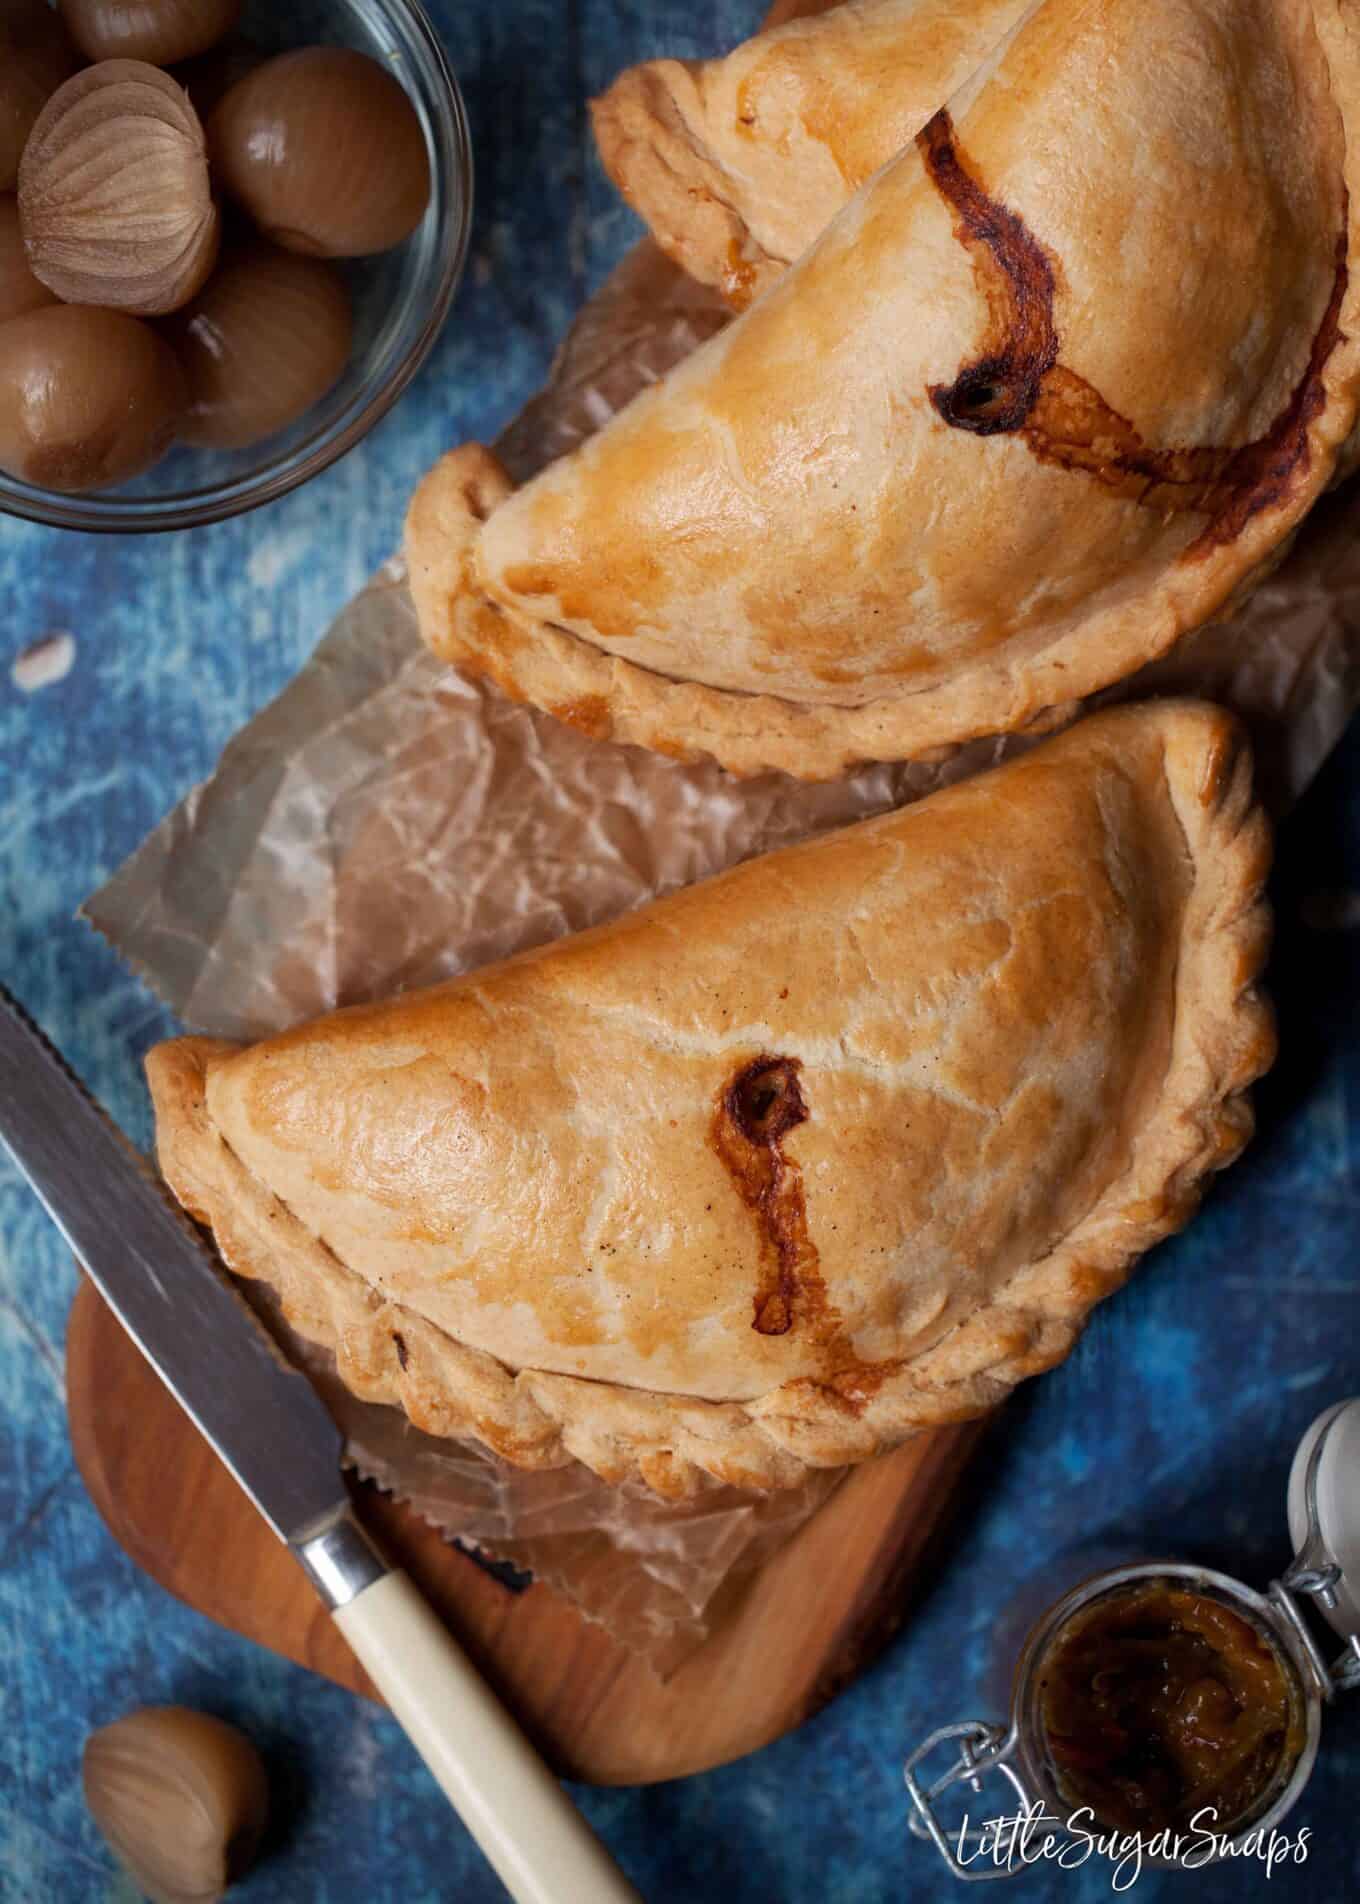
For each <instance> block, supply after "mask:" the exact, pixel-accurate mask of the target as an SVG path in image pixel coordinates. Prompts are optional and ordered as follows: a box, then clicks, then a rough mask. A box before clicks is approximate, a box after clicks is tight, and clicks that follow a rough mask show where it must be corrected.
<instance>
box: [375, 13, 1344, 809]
mask: <svg viewBox="0 0 1360 1904" xmlns="http://www.w3.org/2000/svg"><path fill="white" fill-rule="evenodd" d="M1357 168H1360V8H1356V7H1355V6H1354V5H1352V4H1349V3H1348V0H1347V3H1342V4H1339V3H1338V0H1046V3H1045V4H1044V5H1042V6H1040V7H1039V8H1038V10H1037V11H1035V12H1033V13H1031V14H1030V15H1028V16H1027V17H1026V18H1025V19H1024V21H1023V22H1022V23H1021V24H1020V26H1019V27H1018V28H1017V29H1016V31H1015V32H1014V34H1013V35H1011V36H1010V37H1009V38H1007V39H1006V40H1004V41H1003V42H1002V43H1001V45H1000V47H999V48H998V49H997V51H996V53H995V54H994V55H992V56H990V57H989V59H988V61H987V62H986V63H985V64H984V66H983V68H982V69H981V70H980V71H979V72H978V73H976V74H975V75H974V76H973V77H972V78H971V79H970V80H969V81H967V82H966V84H965V86H964V88H963V89H962V90H961V91H960V92H957V93H955V95H954V96H953V99H952V101H951V103H950V105H949V106H948V108H946V109H941V110H940V111H938V112H937V113H936V114H935V115H934V117H932V118H931V119H930V120H929V121H928V122H927V124H926V125H925V127H924V128H923V129H922V131H921V133H920V134H919V136H918V137H917V138H916V139H914V140H913V141H912V142H911V143H909V144H908V146H907V147H906V148H905V150H904V151H903V152H902V153H901V154H900V156H899V157H897V158H896V159H894V160H893V161H892V162H891V163H890V164H888V165H887V166H886V167H885V168H884V169H883V170H881V171H879V172H878V173H876V174H875V175H874V177H873V178H872V179H871V180H870V181H869V182H868V183H867V184H866V185H865V186H863V187H862V188H861V190H860V191H859V193H858V194H857V195H856V196H855V197H854V198H852V199H851V200H850V202H849V203H848V204H847V205H846V206H845V207H844V209H843V210H842V211H841V212H840V213H839V214H838V215H837V217H836V218H835V219H834V220H833V222H832V223H831V225H830V226H829V227H828V229H827V230H826V232H825V233H824V234H823V235H822V237H821V238H820V239H819V241H818V242H817V243H816V244H815V245H814V246H813V247H812V249H811V250H809V251H808V252H806V253H805V254H804V255H803V256H802V258H800V260H799V261H798V263H797V264H795V265H794V266H792V268H791V269H789V270H788V271H787V272H785V274H784V275H783V276H782V277H781V278H780V280H779V281H778V283H776V284H775V285H774V287H773V289H771V290H769V291H767V292H766V293H765V294H764V295H763V296H762V297H760V298H759V299H758V300H757V301H756V302H755V303H754V304H753V305H752V306H751V307H750V309H748V310H747V311H746V312H744V313H743V315H742V316H741V317H740V318H738V319H737V320H736V321H735V322H734V323H733V324H731V325H730V326H729V327H728V328H727V329H726V330H724V331H722V332H721V333H719V334H718V335H717V336H716V337H714V338H713V339H712V340H711V341H710V342H709V343H707V344H706V345H704V346H703V347H702V348H701V349H700V350H698V351H697V352H696V353H695V354H694V355H693V356H692V357H690V358H688V359H687V360H686V361H685V362H683V363H682V364H680V365H679V366H678V367H677V368H676V369H674V370H673V371H671V372H670V374H669V375H667V376H666V377H664V378H663V379H662V380H661V381H660V382H659V383H657V384H655V385H653V386H652V387H651V388H649V389H647V390H644V391H643V392H642V393H641V395H639V396H638V397H636V398H635V399H634V401H633V402H632V403H631V404H629V405H628V406H627V407H626V408H625V409H624V410H623V411H622V412H621V413H620V414H619V415H617V416H616V417H614V418H613V419H612V420H611V421H610V422H609V423H608V424H607V425H606V426H605V427H604V428H603V429H602V430H601V431H600V432H599V434H598V435H596V436H595V437H593V438H591V439H590V440H588V441H587V442H585V443H584V444H582V445H581V446H580V447H579V448H577V449H576V450H575V451H573V452H572V453H571V454H570V455H567V456H564V457H562V458H561V459H560V460H559V461H558V462H556V463H554V464H552V465H551V466H550V467H549V468H547V469H546V470H544V471H543V472H542V473H541V474H539V475H538V476H537V477H535V478H534V480H533V481H531V482H529V483H528V484H526V485H525V486H524V487H523V488H521V489H519V490H518V491H515V490H514V489H513V488H512V485H511V483H510V481H509V479H508V477H507V476H506V473H505V471H504V470H503V469H502V468H501V466H500V464H499V463H498V462H497V461H496V459H495V458H494V457H493V456H491V455H489V454H488V453H487V452H486V451H485V450H483V449H481V448H478V447H475V446H474V447H468V448H464V449H463V450H461V451H458V452H456V453H455V454H453V455H452V456H450V457H448V458H446V459H445V460H444V462H443V463H441V464H440V465H439V466H438V467H437V468H436V469H435V470H434V471H433V472H432V473H431V475H430V476H429V477H428V478H427V479H426V481H425V483H424V485H423V486H422V488H421V489H420V491H419V492H418V494H417V496H416V498H415V501H414V504H413V506H412V510H411V515H410V519H409V524H408V533H407V547H408V552H409V556H410V563H411V575H412V582H413V586H414V590H415V595H416V601H417V606H418V609H419V614H420V621H421V627H422V631H423V633H424V635H425V638H426V640H427V641H428V642H429V643H430V644H431V645H432V646H433V647H434V648H435V649H436V650H437V651H438V652H439V653H440V654H442V655H444V656H445V657H447V658H448V659H449V660H451V661H454V662H456V663H457V664H458V665H460V666H461V667H464V668H466V669H469V670H472V671H474V672H478V671H480V672H481V673H484V674H487V675H490V676H491V677H493V678H494V679H495V680H496V681H497V682H499V683H500V684H501V686H502V687H503V688H505V689H506V690H507V691H508V692H509V693H511V694H512V695H517V696H520V697H521V698H525V699H528V700H530V701H533V702H535V703H536V704H537V705H539V706H540V707H545V708H547V709H549V710H551V711H552V712H554V713H555V714H557V715H559V716H560V717H561V718H563V719H565V720H568V721H571V722H573V723H574V724H576V725H577V726H578V727H580V728H583V729H584V730H585V731H587V732H588V733H591V734H594V735H598V736H601V737H604V736H612V737H613V738H614V739H616V740H625V741H636V742H640V743H642V744H644V745H647V746H650V747H654V748H658V749H661V750H663V751H666V752H670V753H673V754H676V755H679V756H682V757H688V756H693V755H698V754H703V753H707V754H711V755H713V756H714V757H715V758H716V759H718V760H719V761H721V762H722V763H723V764H724V765H725V766H727V767H730V768H732V769H733V770H735V771H738V772H751V771H755V770H758V769H761V768H764V767H779V768H783V769H785V770H787V771H789V772H791V773H795V774H800V775H804V776H807V777H812V778H817V777H826V776H831V775H834V774H836V773H838V772H840V771H842V770H843V769H844V768H846V767H847V766H848V765H850V764H851V763H853V762H856V761H860V760H866V759H896V758H909V757H919V756H920V755H922V754H926V753H929V752H931V751H933V750H936V749H941V748H946V749H947V748H952V747H954V746H956V745H958V744H959V743H961V742H963V741H965V740H968V739H970V738H972V737H974V736H976V735H979V734H984V733H999V732H1003V731H1009V730H1013V729H1017V728H1021V727H1024V726H1027V725H1030V724H1032V723H1034V722H1036V721H1045V722H1047V721H1049V720H1051V719H1052V717H1053V714H1054V711H1055V710H1060V709H1063V708H1064V707H1067V706H1070V704H1071V703H1072V702H1074V701H1076V700H1079V699H1080V698H1082V697H1085V696H1087V695H1089V694H1091V693H1092V692H1093V691H1095V690H1097V689H1100V688H1103V687H1106V686H1108V685H1109V684H1111V683H1113V682H1115V681H1119V680H1122V679H1123V678H1124V677H1125V676H1127V675H1129V674H1131V673H1133V672H1134V671H1135V670H1136V669H1138V668H1139V667H1140V666H1141V665H1142V664H1143V663H1144V662H1146V661H1149V660H1151V659H1152V658H1153V657H1154V656H1156V655H1158V654H1160V653H1161V652H1163V651H1164V650H1165V649H1166V648H1168V647H1169V646H1170V645H1171V644H1172V643H1173V642H1174V641H1175V640H1176V639H1177V637H1178V636H1179V635H1181V634H1182V633H1184V632H1186V631H1187V630H1190V629H1193V628H1195V627H1198V626H1199V625H1201V624H1202V623H1203V622H1205V621H1206V620H1209V619H1211V618H1213V617H1214V616H1215V615H1217V614H1219V613H1220V612H1221V611H1223V610H1224V609H1225V608H1226V607H1227V606H1228V605H1230V604H1231V602H1232V601H1233V599H1234V598H1235V597H1236V596H1237V595H1238V594H1239V593H1241V592H1242V591H1244V590H1245V589H1246V588H1248V587H1249V586H1250V585H1251V584H1252V583H1253V582H1255V581H1256V580H1258V579H1259V578H1260V576H1261V575H1262V574H1263V573H1264V572H1266V571H1267V570H1268V569H1269V567H1270V566H1271V565H1272V564H1273V563H1274V562H1275V561H1276V560H1278V558H1279V557H1280V555H1281V554H1282V552H1283V549H1284V547H1285V545H1286V543H1287V540H1288V538H1289V536H1290V534H1291V533H1292V531H1293V530H1294V529H1295V527H1296V526H1297V524H1298V523H1299V521H1300V519H1301V518H1302V516H1303V515H1304V513H1305V512H1306V510H1307V509H1308V507H1309V506H1310V504H1311V503H1312V502H1313V500H1314V499H1315V498H1316V496H1317V495H1318V493H1319V491H1320V490H1321V489H1322V488H1323V487H1324V485H1325V484H1326V483H1327V482H1328V481H1329V479H1330V478H1331V477H1332V476H1333V474H1334V473H1335V471H1336V468H1337V464H1338V458H1339V455H1340V453H1341V451H1342V450H1343V448H1344V446H1345V445H1346V441H1347V438H1348V437H1349V435H1350V433H1351V430H1352V426H1353V423H1354V420H1355V414H1356V403H1357V393H1358V392H1360V278H1357V277H1356V276H1355V274H1354V273H1353V270H1352V262H1353V259H1352V254H1353V250H1354V242H1353V241H1354V237H1355V233H1356V230H1357V225H1356V213H1357V208H1358V207H1360V178H1357V176H1356V174H1357Z"/></svg>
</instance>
